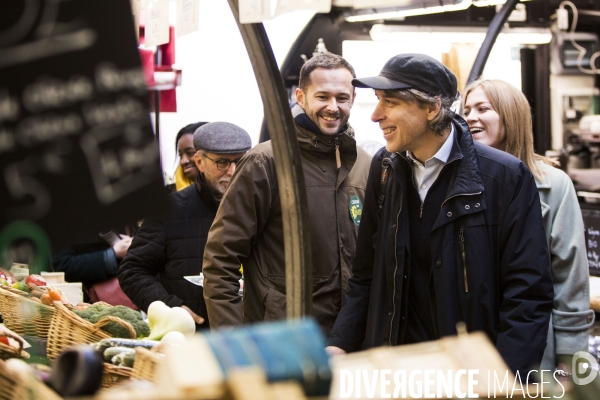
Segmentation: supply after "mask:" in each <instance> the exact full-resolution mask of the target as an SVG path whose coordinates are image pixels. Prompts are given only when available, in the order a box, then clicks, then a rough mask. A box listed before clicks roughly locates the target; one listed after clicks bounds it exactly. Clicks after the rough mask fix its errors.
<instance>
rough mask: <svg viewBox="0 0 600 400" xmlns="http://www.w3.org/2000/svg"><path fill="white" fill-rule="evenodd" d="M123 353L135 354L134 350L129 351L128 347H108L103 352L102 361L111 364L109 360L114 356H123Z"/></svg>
mask: <svg viewBox="0 0 600 400" xmlns="http://www.w3.org/2000/svg"><path fill="white" fill-rule="evenodd" d="M125 353H134V354H135V350H134V349H131V348H129V347H109V348H108V349H106V350H104V361H108V362H111V360H112V359H113V358H114V357H115V356H118V355H120V354H125ZM113 364H114V362H113ZM117 364H118V363H117Z"/></svg>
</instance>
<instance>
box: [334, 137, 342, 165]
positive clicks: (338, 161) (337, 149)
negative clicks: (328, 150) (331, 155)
mask: <svg viewBox="0 0 600 400" xmlns="http://www.w3.org/2000/svg"><path fill="white" fill-rule="evenodd" d="M335 165H336V166H337V168H338V169H340V168H341V166H342V159H341V158H340V145H339V143H338V140H337V139H335Z"/></svg>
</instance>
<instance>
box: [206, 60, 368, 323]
mask: <svg viewBox="0 0 600 400" xmlns="http://www.w3.org/2000/svg"><path fill="white" fill-rule="evenodd" d="M353 76H355V73H354V70H353V68H352V66H351V65H350V64H349V63H348V62H347V61H346V60H344V59H343V58H342V57H340V56H337V55H334V54H331V53H326V54H320V55H317V56H314V57H313V58H311V59H310V60H308V61H307V62H306V63H305V64H304V66H303V67H302V70H301V71H300V82H299V87H298V89H297V90H296V98H297V100H298V104H296V105H293V106H292V110H291V112H292V116H293V117H294V122H295V128H296V132H295V133H296V140H297V141H298V145H299V147H300V159H299V160H294V162H300V163H301V164H302V169H303V172H304V180H305V185H306V194H307V201H308V216H309V227H310V233H311V238H312V254H313V276H312V283H313V288H312V293H313V316H314V317H315V318H316V320H317V322H318V323H319V325H320V326H321V328H322V329H323V331H324V332H325V334H328V333H329V331H330V330H331V328H332V326H333V323H334V322H335V319H336V317H337V314H338V312H339V310H340V308H341V306H342V300H343V298H344V294H345V291H346V289H347V287H348V286H347V282H348V278H349V277H350V264H351V259H352V257H353V256H354V248H355V245H356V236H357V233H358V226H359V224H360V216H361V213H362V201H363V197H364V193H365V187H366V181H367V175H368V170H369V164H370V159H371V158H370V156H369V155H368V154H367V153H366V152H365V151H364V150H362V149H361V148H359V147H357V146H356V140H355V139H354V130H353V129H352V128H351V127H350V125H349V124H348V118H349V116H350V109H351V107H352V104H353V102H354V96H355V93H354V87H353V86H352V83H351V82H352V78H353ZM278 185H279V183H278V181H277V174H276V171H275V162H274V159H273V149H272V146H271V142H270V141H267V142H264V143H261V144H259V145H257V146H255V147H254V148H253V149H252V150H251V151H250V152H249V153H248V154H247V155H246V156H245V157H244V158H243V159H242V160H241V162H240V165H239V166H238V169H237V170H236V173H235V174H234V176H233V178H232V180H231V183H230V186H229V188H228V189H227V193H225V196H224V197H223V200H222V201H221V206H220V208H219V210H218V212H217V216H216V217H215V222H214V223H213V225H212V227H211V229H210V232H209V235H208V242H207V244H206V249H205V252H204V263H203V272H204V297H205V300H206V306H207V310H208V316H209V318H210V325H211V328H213V329H214V328H218V327H221V326H228V325H240V324H242V323H252V322H259V321H268V320H279V319H284V318H285V316H286V315H285V310H286V306H285V292H286V288H285V249H284V244H283V236H284V235H283V223H282V218H283V217H282V209H281V202H280V199H279V187H278ZM240 264H243V267H244V290H243V302H242V298H241V297H240V296H239V295H238V290H239V288H240V284H239V281H238V280H239V279H240V278H241V274H240V271H239V265H240ZM242 303H243V304H242Z"/></svg>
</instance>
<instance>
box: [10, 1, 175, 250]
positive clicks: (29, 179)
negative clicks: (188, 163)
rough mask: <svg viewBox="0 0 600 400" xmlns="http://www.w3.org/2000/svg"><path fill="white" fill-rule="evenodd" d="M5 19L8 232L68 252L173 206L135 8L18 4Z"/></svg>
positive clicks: (95, 4) (114, 3) (107, 4)
mask: <svg viewBox="0 0 600 400" xmlns="http://www.w3.org/2000/svg"><path fill="white" fill-rule="evenodd" d="M5 3H6V4H3V5H2V12H1V13H0V77H1V78H0V173H1V174H0V228H1V227H3V226H5V225H7V224H9V223H10V222H13V221H17V220H28V221H33V222H35V223H36V224H38V225H39V226H41V227H42V228H43V229H44V230H45V231H46V232H47V233H48V235H49V236H50V239H51V240H52V243H53V244H54V245H55V246H56V245H61V244H64V243H68V242H69V241H72V240H74V239H77V238H80V237H81V236H90V235H93V234H96V233H97V232H98V231H104V230H107V229H110V228H112V227H120V226H122V225H123V224H125V223H127V222H130V221H135V220H136V219H140V218H143V217H144V216H146V215H148V214H149V213H151V212H155V211H156V210H157V209H158V208H159V207H160V206H161V204H163V202H164V189H163V182H162V173H161V170H160V164H159V153H158V148H157V145H156V143H155V141H154V136H153V133H152V127H151V122H150V117H149V110H148V105H147V104H148V100H147V93H146V86H145V82H144V75H143V72H142V68H141V66H140V60H139V56H138V51H137V41H136V35H135V30H134V26H133V20H132V10H131V7H130V2H128V1H121V0H104V1H101V2H98V1H66V0H37V1H27V0H11V1H9V2H5Z"/></svg>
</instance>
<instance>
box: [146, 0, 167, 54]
mask: <svg viewBox="0 0 600 400" xmlns="http://www.w3.org/2000/svg"><path fill="white" fill-rule="evenodd" d="M145 22H146V28H145V31H144V32H145V33H144V35H145V42H144V43H145V45H146V46H158V45H160V44H165V43H169V0H147V1H146V21H145Z"/></svg>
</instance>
